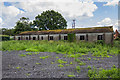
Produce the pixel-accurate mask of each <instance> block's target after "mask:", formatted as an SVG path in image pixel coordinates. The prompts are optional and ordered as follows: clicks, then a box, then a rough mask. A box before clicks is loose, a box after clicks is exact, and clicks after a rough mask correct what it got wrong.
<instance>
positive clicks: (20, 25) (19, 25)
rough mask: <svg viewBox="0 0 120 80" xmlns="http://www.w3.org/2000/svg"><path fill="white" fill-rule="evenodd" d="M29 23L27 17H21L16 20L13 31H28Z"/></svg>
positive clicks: (29, 28)
mask: <svg viewBox="0 0 120 80" xmlns="http://www.w3.org/2000/svg"><path fill="white" fill-rule="evenodd" d="M31 25H32V24H31V22H29V18H26V17H22V18H20V20H18V21H17V22H16V26H15V33H17V34H19V33H20V32H22V31H30V30H31Z"/></svg>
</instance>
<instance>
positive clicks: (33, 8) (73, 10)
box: [19, 0, 97, 18]
mask: <svg viewBox="0 0 120 80" xmlns="http://www.w3.org/2000/svg"><path fill="white" fill-rule="evenodd" d="M48 1H49V0H48ZM72 1H73V0H72ZM19 7H21V8H22V9H24V10H25V11H26V12H31V13H32V12H34V13H38V12H39V13H41V12H43V11H46V10H51V9H52V10H55V11H58V12H60V13H62V14H63V15H65V16H67V17H69V18H76V17H80V16H84V17H93V12H94V11H95V10H96V9H97V6H96V5H95V4H93V2H89V3H88V2H73V3H71V2H68V3H62V2H61V3H59V2H54V0H53V2H22V3H20V5H19ZM83 8H84V9H83Z"/></svg>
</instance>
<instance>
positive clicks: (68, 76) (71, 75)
mask: <svg viewBox="0 0 120 80" xmlns="http://www.w3.org/2000/svg"><path fill="white" fill-rule="evenodd" d="M67 76H68V77H75V75H67Z"/></svg>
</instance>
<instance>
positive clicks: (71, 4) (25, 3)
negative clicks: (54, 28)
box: [0, 0, 120, 30]
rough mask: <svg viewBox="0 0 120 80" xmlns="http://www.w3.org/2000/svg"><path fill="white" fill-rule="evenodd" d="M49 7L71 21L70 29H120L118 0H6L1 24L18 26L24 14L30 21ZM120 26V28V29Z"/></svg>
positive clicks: (1, 9) (0, 7)
mask: <svg viewBox="0 0 120 80" xmlns="http://www.w3.org/2000/svg"><path fill="white" fill-rule="evenodd" d="M46 10H55V11H58V12H59V13H61V14H62V16H63V17H64V18H65V19H66V20H67V28H72V22H73V19H75V20H76V22H75V23H76V26H75V28H83V27H84V28H85V27H103V26H113V29H114V30H116V29H118V22H119V21H120V20H118V0H21V1H19V0H2V1H0V27H2V28H14V26H15V25H16V22H17V21H18V20H19V19H20V18H21V17H28V18H29V19H30V21H33V20H34V19H35V16H37V15H38V14H41V13H42V12H43V11H46ZM119 29H120V28H119Z"/></svg>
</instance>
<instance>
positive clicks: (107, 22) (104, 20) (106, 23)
mask: <svg viewBox="0 0 120 80" xmlns="http://www.w3.org/2000/svg"><path fill="white" fill-rule="evenodd" d="M111 22H112V20H111V19H110V18H105V19H103V20H102V21H100V22H98V24H103V25H104V24H105V25H109V24H111Z"/></svg>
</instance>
